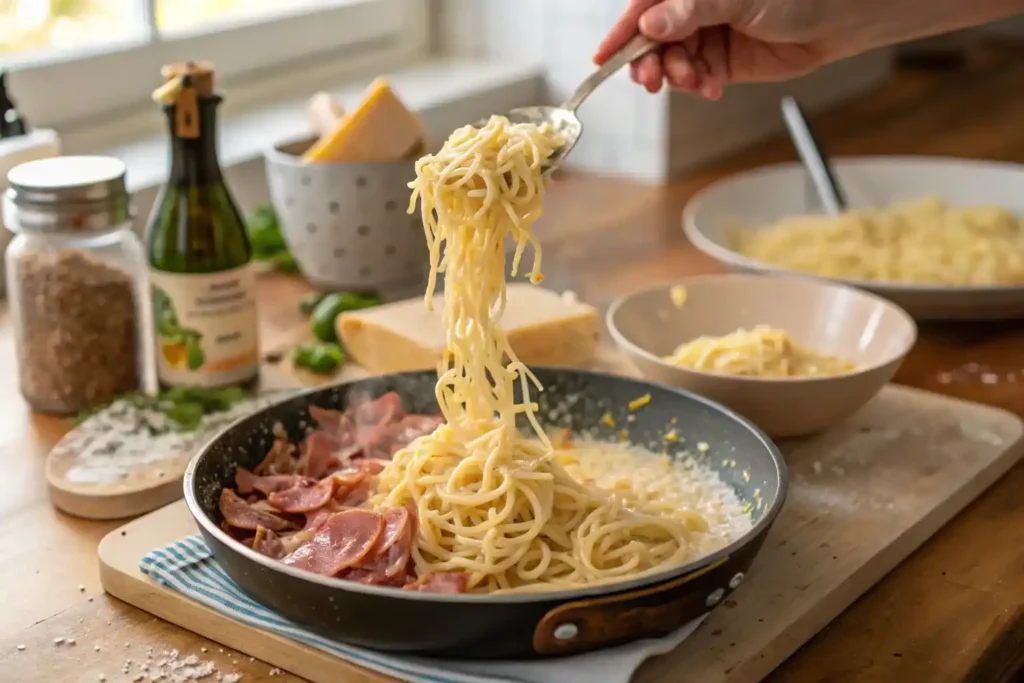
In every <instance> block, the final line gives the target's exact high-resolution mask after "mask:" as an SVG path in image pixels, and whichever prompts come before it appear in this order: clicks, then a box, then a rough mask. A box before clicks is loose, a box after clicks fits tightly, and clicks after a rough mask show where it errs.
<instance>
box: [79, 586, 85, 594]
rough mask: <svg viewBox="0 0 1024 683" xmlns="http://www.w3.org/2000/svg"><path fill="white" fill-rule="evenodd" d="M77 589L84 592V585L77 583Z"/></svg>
mask: <svg viewBox="0 0 1024 683" xmlns="http://www.w3.org/2000/svg"><path fill="white" fill-rule="evenodd" d="M78 590H80V591H81V592H83V593H84V592H85V586H84V585H82V584H78Z"/></svg>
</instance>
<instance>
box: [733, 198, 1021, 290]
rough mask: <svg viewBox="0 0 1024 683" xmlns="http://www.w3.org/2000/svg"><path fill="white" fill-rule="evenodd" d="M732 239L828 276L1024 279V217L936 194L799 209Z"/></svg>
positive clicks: (748, 251) (749, 251) (753, 253)
mask: <svg viewBox="0 0 1024 683" xmlns="http://www.w3.org/2000/svg"><path fill="white" fill-rule="evenodd" d="M730 237H731V239H730V246H731V248H733V249H735V250H736V251H737V252H738V253H740V254H742V255H744V256H748V257H750V258H753V259H757V260H758V261H762V262H764V263H767V264H770V265H773V266H778V267H781V268H787V269H790V270H795V271H800V272H805V273H813V274H815V275H822V276H825V277H833V278H840V279H848V280H863V281H873V282H900V283H907V284H922V285H940V286H967V287H969V286H978V287H981V286H998V285H1019V284H1024V221H1022V220H1021V219H1020V218H1019V217H1017V216H1015V215H1014V214H1013V213H1011V212H1010V211H1009V210H1007V209H1005V208H1003V207H997V206H973V207H951V206H948V205H946V204H945V203H944V202H943V201H942V200H940V199H938V198H935V197H928V198H924V199H920V200H917V201H911V202H905V203H901V204H897V205H895V206H891V207H888V208H884V209H879V210H875V211H853V212H849V213H845V214H843V215H840V216H834V217H833V216H796V217H793V218H787V219H784V220H781V221H779V222H778V223H776V224H775V225H772V226H769V227H764V228H758V229H739V230H735V231H733V233H732V234H731V236H730Z"/></svg>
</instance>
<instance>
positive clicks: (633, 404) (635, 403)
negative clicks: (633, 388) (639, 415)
mask: <svg viewBox="0 0 1024 683" xmlns="http://www.w3.org/2000/svg"><path fill="white" fill-rule="evenodd" d="M650 402H651V395H650V394H644V395H643V396H640V397H639V398H634V399H633V400H632V401H630V402H629V409H630V410H640V409H641V408H643V407H644V406H646V405H648V404H649V403H650Z"/></svg>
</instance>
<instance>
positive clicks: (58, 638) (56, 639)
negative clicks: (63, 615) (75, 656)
mask: <svg viewBox="0 0 1024 683" xmlns="http://www.w3.org/2000/svg"><path fill="white" fill-rule="evenodd" d="M63 642H64V639H63V638H61V637H60V636H58V637H56V638H54V639H53V644H54V645H60V644H61V643H63Z"/></svg>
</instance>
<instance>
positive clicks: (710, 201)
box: [683, 156, 1024, 320]
mask: <svg viewBox="0 0 1024 683" xmlns="http://www.w3.org/2000/svg"><path fill="white" fill-rule="evenodd" d="M834 168H835V171H836V175H837V176H838V179H839V182H840V183H841V184H842V186H843V189H844V190H845V192H846V195H847V199H848V200H849V203H850V205H851V207H853V208H863V207H873V206H874V207H883V206H885V205H887V204H892V203H895V202H900V201H905V200H910V199H916V198H920V197H925V196H937V197H940V198H942V199H943V200H945V201H946V202H948V203H949V204H951V205H961V206H962V205H972V204H988V205H999V206H1004V207H1006V208H1007V209H1009V210H1010V211H1012V212H1014V213H1016V214H1018V215H1020V216H1024V165H1019V164H1007V163H997V162H990V161H974V160H967V159H948V158H942V157H895V156H894V157H851V158H845V159H838V160H836V161H835V162H834ZM817 207H818V203H817V201H816V199H815V196H814V194H813V190H812V189H811V186H810V183H809V181H808V179H807V175H806V173H805V171H804V169H803V168H802V167H801V166H800V165H799V164H796V163H786V164H775V165H770V166H763V167H761V168H756V169H753V170H750V171H747V172H745V173H739V174H737V175H734V176H730V177H728V178H724V179H722V180H720V181H718V182H715V183H712V184H711V185H710V186H708V187H707V188H705V189H704V190H702V191H700V192H698V193H697V194H696V195H695V196H694V197H693V198H692V199H691V200H690V202H689V203H688V204H687V205H686V208H685V210H684V211H683V227H684V230H685V231H686V235H687V237H689V239H690V241H691V242H692V243H693V244H694V246H696V247H697V248H698V249H700V250H701V251H703V252H704V253H706V254H708V255H709V256H711V257H713V258H715V259H716V260H718V261H719V262H721V263H722V264H724V265H726V266H728V267H730V268H733V269H736V270H742V271H747V272H757V273H789V274H793V273H792V271H787V270H785V269H782V268H778V267H775V266H771V265H768V264H766V263H762V262H760V261H756V260H754V259H751V258H748V257H746V256H742V255H741V254H738V253H736V252H735V251H733V250H732V248H730V246H729V241H728V239H727V230H728V229H729V228H730V227H732V226H736V225H742V226H744V227H747V228H751V229H756V228H759V227H768V226H770V225H771V224H772V223H774V222H775V221H778V220H779V219H782V218H786V217H788V216H795V215H799V214H807V213H817V212H818V208H817ZM807 277H811V276H807ZM844 282H845V283H846V284H850V285H853V286H856V287H860V288H862V289H866V290H868V291H871V292H874V293H876V294H879V295H881V296H884V297H885V298H887V299H890V300H891V301H894V302H896V303H897V304H899V305H900V306H902V307H903V308H905V309H906V310H907V311H908V312H909V313H910V314H911V315H913V316H914V317H915V318H918V319H946V320H954V319H961V320H970V319H973V320H980V319H998V318H1016V317H1024V285H1022V286H1000V287H947V286H936V285H914V284H902V283H885V282H863V281H850V280H847V281H844Z"/></svg>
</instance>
